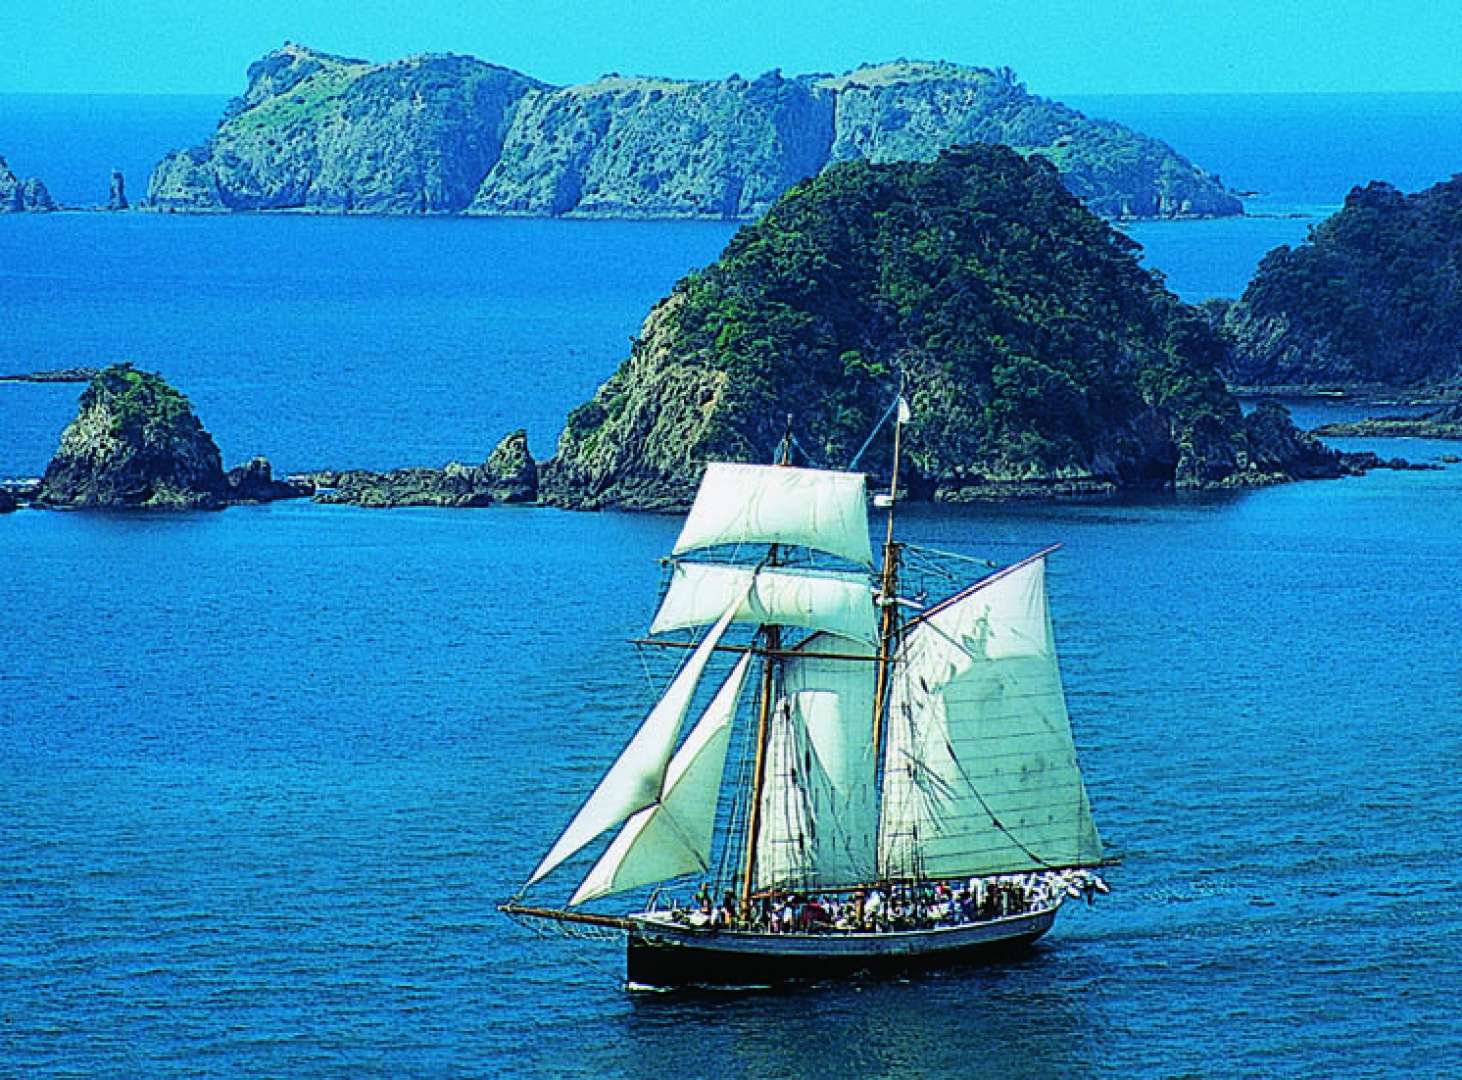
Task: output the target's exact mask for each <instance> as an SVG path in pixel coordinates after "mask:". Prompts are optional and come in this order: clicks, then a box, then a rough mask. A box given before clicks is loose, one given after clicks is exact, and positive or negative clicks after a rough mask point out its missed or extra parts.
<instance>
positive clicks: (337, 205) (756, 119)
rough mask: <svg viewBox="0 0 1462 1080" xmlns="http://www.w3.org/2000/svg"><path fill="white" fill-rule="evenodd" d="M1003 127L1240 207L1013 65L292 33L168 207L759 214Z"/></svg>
mask: <svg viewBox="0 0 1462 1080" xmlns="http://www.w3.org/2000/svg"><path fill="white" fill-rule="evenodd" d="M967 142H1000V143H1008V144H1010V145H1013V146H1015V147H1016V148H1017V149H1019V150H1020V151H1021V152H1023V153H1027V154H1035V155H1040V156H1043V157H1046V158H1047V159H1049V160H1050V161H1052V162H1053V163H1055V164H1056V166H1057V168H1058V169H1059V170H1060V171H1061V173H1062V175H1063V177H1064V178H1065V180H1066V182H1067V184H1068V186H1069V187H1070V188H1071V190H1073V191H1075V192H1076V193H1077V194H1078V195H1080V196H1081V197H1082V198H1084V199H1087V200H1088V201H1089V203H1090V205H1092V206H1093V207H1094V208H1095V209H1097V210H1098V211H1099V212H1101V213H1104V214H1108V215H1110V216H1117V217H1185V216H1213V215H1225V214H1240V213H1242V212H1243V210H1242V206H1241V204H1240V203H1239V200H1238V199H1237V198H1236V197H1234V196H1233V195H1232V194H1231V193H1229V192H1228V191H1226V190H1225V189H1224V187H1223V184H1222V183H1221V181H1219V179H1218V178H1217V177H1214V176H1210V175H1208V174H1207V173H1204V172H1203V171H1202V170H1201V169H1199V168H1197V167H1196V166H1194V165H1193V164H1192V163H1191V162H1189V161H1187V160H1186V159H1185V158H1183V157H1182V156H1180V155H1179V154H1177V153H1176V152H1175V151H1174V150H1172V148H1170V147H1168V146H1167V145H1165V144H1164V143H1161V142H1159V141H1158V140H1156V139H1152V138H1149V137H1147V136H1145V135H1141V134H1139V133H1137V132H1134V131H1132V130H1130V129H1128V128H1126V127H1123V126H1122V125H1120V124H1115V123H1110V122H1107V121H1101V120H1091V119H1088V118H1087V117H1085V116H1083V115H1082V114H1081V113H1078V112H1076V111H1075V110H1073V109H1070V108H1068V107H1066V106H1065V105H1062V104H1060V103H1059V102H1053V101H1048V100H1046V99H1044V98H1040V97H1036V96H1034V95H1032V94H1030V93H1029V92H1028V91H1027V90H1026V89H1025V87H1024V86H1022V85H1021V84H1020V83H1019V82H1018V81H1017V80H1016V79H1015V77H1014V75H1013V74H1012V73H1011V72H1010V71H1009V70H1008V69H1007V70H1001V71H988V70H985V69H982V68H970V67H962V66H959V65H955V64H944V63H923V62H909V61H900V62H897V63H892V64H883V65H878V66H867V67H862V68H858V69H857V70H855V71H852V72H848V73H847V74H844V75H840V76H830V75H808V76H800V77H796V78H786V77H783V76H782V75H781V73H780V72H775V71H774V72H769V73H767V74H765V75H762V76H760V77H759V78H756V79H750V80H748V79H743V78H740V77H738V76H732V77H730V78H728V79H723V80H719V81H712V82H687V81H679V80H671V79H656V78H623V77H620V76H618V75H612V76H606V77H604V78H602V79H600V80H598V81H597V82H593V83H588V84H585V85H581V86H570V87H553V86H549V85H547V84H544V83H541V82H539V81H537V80H535V79H532V78H530V77H529V76H527V75H523V74H520V73H518V72H515V71H509V70H507V69H505V68H500V67H494V66H492V65H490V64H485V63H482V62H481V61H478V60H474V59H471V58H469V57H461V56H420V57H412V58H409V59H406V60H400V61H396V62H394V63H390V64H384V65H374V64H371V63H369V62H367V61H364V60H358V59H351V58H348V57H342V56H332V55H330V54H328V53H321V52H317V51H315V50H313V49H307V48H305V47H303V46H299V45H294V44H287V45H285V47H284V48H282V49H280V50H277V51H276V52H273V53H270V54H269V55H268V56H265V57H264V58H263V59H261V60H259V61H258V62H256V63H255V64H253V65H252V66H251V67H250V68H249V84H248V89H247V90H246V91H245V93H244V95H243V97H241V98H239V99H236V100H235V101H234V102H233V103H232V104H231V105H230V106H229V108H228V110H227V111H226V112H225V115H224V118H223V121H222V122H221V123H220V125H219V128H218V131H217V132H216V133H215V134H214V135H213V137H212V138H211V139H210V140H209V141H208V142H207V143H205V144H204V145H202V146H199V147H194V148H192V149H190V150H182V151H176V152H174V153H172V154H170V155H168V157H167V158H165V159H164V160H163V161H162V162H161V163H160V164H159V165H158V167H157V169H156V170H155V171H154V173H153V175H152V179H151V182H150V184H149V187H148V201H149V203H151V204H152V205H153V206H155V207H158V208H163V209H183V210H200V209H233V210H264V209H284V208H306V209H313V210H318V211H330V212H344V211H355V212H377V213H405V212H416V211H440V212H455V211H461V210H468V211H469V212H472V213H480V214H497V215H535V216H560V215H571V216H580V217H701V218H732V219H735V218H751V217H755V216H757V215H759V214H761V213H762V212H764V211H765V210H766V209H767V207H768V206H770V205H771V203H772V202H773V201H774V200H775V199H776V198H777V196H778V195H780V194H781V192H782V191H784V190H785V189H787V188H788V187H790V186H791V185H792V184H793V183H795V182H796V181H798V180H800V179H802V178H804V177H807V176H811V175H813V174H815V173H816V172H818V171H819V170H820V169H822V168H824V167H826V166H827V165H829V164H834V163H837V162H840V161H845V160H853V159H866V160H872V161H891V160H905V159H911V160H928V159H931V158H933V157H934V156H935V155H936V154H937V153H938V152H939V151H940V150H942V149H944V148H946V147H948V146H951V145H954V144H957V143H967Z"/></svg>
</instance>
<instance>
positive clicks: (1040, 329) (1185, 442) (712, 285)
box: [541, 146, 1348, 509]
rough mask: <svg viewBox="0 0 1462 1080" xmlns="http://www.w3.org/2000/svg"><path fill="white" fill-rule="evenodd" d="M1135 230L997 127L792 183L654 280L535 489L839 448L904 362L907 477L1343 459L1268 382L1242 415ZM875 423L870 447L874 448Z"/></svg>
mask: <svg viewBox="0 0 1462 1080" xmlns="http://www.w3.org/2000/svg"><path fill="white" fill-rule="evenodd" d="M1136 250H1137V249H1136V245H1135V244H1133V243H1132V242H1131V241H1129V240H1128V239H1126V238H1125V237H1124V236H1122V235H1121V234H1120V233H1118V232H1116V231H1115V230H1114V229H1112V228H1111V227H1110V226H1109V225H1108V224H1106V223H1105V222H1104V221H1102V220H1101V219H1100V218H1098V217H1097V216H1096V215H1094V214H1093V213H1092V212H1091V211H1090V210H1089V209H1088V208H1087V207H1085V206H1084V205H1082V203H1081V202H1080V201H1079V200H1078V199H1077V198H1075V197H1074V196H1073V195H1071V194H1070V193H1069V192H1068V191H1067V190H1065V188H1064V187H1063V186H1062V183H1061V180H1060V178H1059V176H1058V175H1057V173H1056V170H1055V169H1054V167H1052V166H1051V165H1050V164H1049V163H1047V162H1045V161H1042V160H1040V159H1039V158H1035V159H1031V160H1026V159H1024V158H1022V157H1021V156H1020V155H1018V154H1016V153H1015V152H1013V151H1011V150H1009V149H1007V148H1005V147H998V146H970V147H962V148H959V149H956V150H951V151H946V152H944V153H942V154H941V155H940V156H939V157H938V158H937V159H936V160H935V161H933V162H928V163H916V162H904V163H890V164H872V163H869V162H850V163H845V164H843V165H839V166H836V167H834V168H831V169H828V170H826V171H824V172H823V173H822V174H821V175H819V176H817V177H816V178H814V179H811V180H808V181H804V182H802V183H800V184H798V185H796V186H795V187H793V188H792V189H791V190H790V191H788V192H787V193H786V194H785V195H783V196H782V197H781V199H780V200H779V201H778V202H777V203H776V205H774V206H773V207H772V209H771V210H770V211H769V212H768V213H767V215H766V216H765V217H764V218H763V219H762V220H760V221H758V222H756V223H755V224H753V225H748V226H746V227H744V228H743V229H742V230H741V231H740V232H739V233H738V234H737V235H736V237H735V238H734V239H733V240H732V241H731V243H730V244H729V245H728V247H727V248H726V250H725V252H724V253H723V254H722V256H721V258H720V259H719V260H718V261H717V262H716V263H715V264H714V265H712V266H710V267H708V268H706V269H705V270H702V271H699V272H696V273H692V274H691V275H689V276H688V277H686V278H685V279H683V280H682V281H681V282H680V283H679V284H677V285H676V287H675V288H674V290H673V291H672V292H671V294H670V295H669V296H667V297H666V298H665V299H664V300H662V301H661V302H660V303H659V304H658V305H656V307H655V308H654V310H652V311H651V313H650V315H649V317H648V318H647V319H646V321H645V324H644V326H643V328H642V330H641V332H640V335H639V337H638V338H637V339H636V341H635V342H634V345H633V348H632V350H631V353H630V356H629V358H628V359H626V360H625V361H624V363H623V364H622V365H621V366H620V368H619V369H618V371H616V372H615V373H614V375H613V376H612V377H611V378H610V379H609V381H608V382H606V383H605V384H604V385H603V386H602V387H601V388H600V389H599V391H598V393H597V394H595V396H594V398H593V399H592V400H590V401H589V402H586V403H585V404H584V405H582V406H580V407H579V408H578V409H576V410H574V411H573V412H572V413H571V414H570V416H569V418H568V421H567V424H566V426H565V429H564V432H563V435H562V437H561V439H560V442H559V446H558V451H557V454H556V455H555V457H554V458H553V460H552V461H550V462H547V463H545V465H544V468H543V470H542V494H541V497H542V499H543V500H544V501H546V502H549V503H552V504H555V505H559V506H569V507H577V508H596V507H608V506H612V507H625V508H635V509H662V508H669V507H673V506H677V505H680V504H683V503H684V502H686V501H687V500H688V499H689V497H690V495H691V494H692V492H693V491H694V488H695V485H696V483H697V481H698V479H699V475H700V472H701V470H702V468H703V466H704V463H705V462H707V461H709V460H740V461H767V460H771V459H772V456H773V454H774V452H775V450H776V448H777V445H778V443H779V442H780V440H781V439H782V437H783V432H784V426H785V422H786V417H788V416H789V415H790V416H791V417H792V418H793V432H794V434H795V436H796V446H797V449H798V451H799V457H800V458H801V459H802V460H804V461H807V462H809V463H814V464H823V465H831V466H839V467H841V466H845V465H847V463H848V462H849V461H850V459H851V458H852V457H853V455H854V454H855V452H857V451H858V450H859V448H860V446H861V445H862V443H863V441H864V439H865V437H866V436H867V435H868V433H869V432H870V431H872V430H873V429H874V428H875V426H876V425H877V424H878V422H879V419H880V416H881V415H882V414H883V413H884V411H885V409H886V408H887V406H888V403H889V401H890V400H891V398H892V395H893V393H894V392H895V387H896V386H897V385H898V383H899V380H900V379H902V380H903V384H904V392H905V395H906V397H907V398H908V401H909V403H910V405H911V406H912V410H913V420H912V424H911V430H910V432H909V438H908V442H907V444H906V445H907V447H908V450H907V456H906V459H905V460H906V463H907V468H908V475H907V476H906V483H907V485H908V490H909V492H910V494H911V495H913V496H914V497H917V498H928V499H936V500H945V501H961V500H969V499H985V498H1008V497H1026V496H1038V497H1050V496H1053V495H1083V494H1090V495H1099V494H1110V493H1112V492H1116V491H1120V490H1125V489H1134V488H1148V489H1151V488H1158V489H1162V488H1167V489H1212V488H1226V487H1242V486H1248V485H1255V484H1266V483H1276V482H1280V481H1284V480H1291V479H1299V478H1307V477H1320V476H1339V475H1343V474H1344V473H1346V472H1347V471H1348V467H1347V465H1346V463H1345V461H1344V459H1343V458H1342V457H1341V455H1339V454H1337V453H1335V452H1334V451H1331V450H1328V449H1326V448H1325V447H1324V446H1323V445H1321V444H1320V443H1319V442H1318V441H1317V440H1315V439H1313V438H1312V437H1310V436H1308V435H1306V434H1304V433H1303V432H1301V431H1299V430H1298V429H1296V428H1295V427H1294V425H1293V424H1292V423H1291V422H1290V420H1289V417H1288V413H1287V412H1286V411H1285V410H1284V409H1283V408H1282V407H1281V406H1278V405H1274V404H1269V405H1265V406H1262V407H1260V408H1259V409H1257V410H1255V411H1254V412H1253V413H1252V414H1251V415H1249V416H1248V417H1245V416H1244V415H1243V413H1242V411H1241V409H1240V407H1239V404H1238V402H1237V400H1236V399H1235V398H1234V397H1233V396H1232V395H1231V394H1230V393H1229V392H1228V391H1227V389H1226V388H1225V386H1224V384H1223V381H1222V379H1221V377H1220V376H1219V374H1218V372H1217V370H1216V366H1217V365H1218V363H1219V362H1220V361H1221V360H1222V359H1223V356H1224V349H1225V346H1224V342H1223V340H1222V339H1221V337H1220V336H1219V335H1218V334H1217V332H1216V331H1214V330H1213V328H1212V327H1211V325H1210V324H1209V322H1208V321H1207V320H1206V319H1205V318H1204V316H1203V314H1202V313H1200V312H1198V311H1197V310H1196V309H1194V308H1192V307H1190V306H1188V305H1186V304H1184V303H1182V302H1181V301H1180V300H1178V298H1177V297H1176V296H1174V295H1173V294H1172V293H1170V292H1168V291H1167V290H1166V289H1164V288H1163V287H1162V285H1161V284H1160V282H1159V280H1158V279H1157V278H1156V277H1155V276H1154V275H1153V274H1151V273H1150V272H1148V271H1147V270H1145V269H1143V268H1142V267H1141V265H1140V264H1139V263H1138V260H1137V257H1136ZM888 439H889V432H888V430H887V427H886V426H885V428H884V429H883V431H882V434H881V436H880V438H879V439H878V440H875V442H874V443H873V445H872V446H871V447H870V448H869V450H868V452H867V453H866V454H865V456H864V457H863V459H862V462H861V467H862V468H865V469H870V470H872V471H873V473H874V474H875V475H877V473H878V472H879V470H880V469H881V468H883V467H884V464H883V463H884V462H886V461H887V460H888V456H889V455H888V446H887V442H888Z"/></svg>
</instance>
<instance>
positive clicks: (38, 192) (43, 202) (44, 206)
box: [0, 157, 56, 214]
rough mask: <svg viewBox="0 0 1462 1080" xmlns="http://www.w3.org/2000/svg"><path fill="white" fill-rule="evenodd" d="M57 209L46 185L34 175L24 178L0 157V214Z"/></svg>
mask: <svg viewBox="0 0 1462 1080" xmlns="http://www.w3.org/2000/svg"><path fill="white" fill-rule="evenodd" d="M54 209H56V203H55V200H53V199H52V198H51V193H50V192H49V191H47V190H46V185H45V184H43V183H41V182H40V181H39V180H38V179H36V178H35V177H34V176H32V177H30V178H29V179H26V180H22V179H20V178H19V177H17V176H16V175H15V173H13V172H12V171H11V170H10V166H9V165H7V164H6V163H5V159H4V158H3V157H0V214H20V213H27V212H29V213H39V212H44V211H47V210H54Z"/></svg>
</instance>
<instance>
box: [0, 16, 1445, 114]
mask: <svg viewBox="0 0 1462 1080" xmlns="http://www.w3.org/2000/svg"><path fill="white" fill-rule="evenodd" d="M5 7H6V8H7V9H8V10H6V11H5V14H4V17H3V19H0V47H3V54H4V55H5V56H6V57H7V62H6V63H5V64H4V65H3V66H0V93H17V92H19V93H149V94H155V93H196V94H234V93H238V92H240V91H241V90H242V89H243V84H244V69H245V68H246V67H247V66H248V65H249V63H251V62H252V61H253V60H255V59H257V58H258V57H259V56H261V55H263V54H264V53H266V52H268V51H269V50H271V49H274V48H277V47H278V46H280V45H282V44H283V43H284V42H285V41H287V40H288V41H297V42H301V43H303V44H307V45H311V46H314V47H315V48H319V49H323V50H325V51H327V52H335V53H344V54H347V55H353V56H359V57H363V58H367V59H372V60H392V59H397V58H399V57H401V56H406V55H410V54H412V53H418V52H457V53H468V54H471V55H474V56H477V57H479V58H481V59H483V60H489V61H492V62H493V63H498V64H503V65H505V66H507V67H511V68H516V69H518V70H520V71H523V72H526V73H528V74H530V75H533V76H536V77H537V78H540V79H544V80H546V81H548V82H553V83H574V82H584V81H587V80H590V79H593V78H596V77H597V76H599V75H601V74H604V73H605V72H610V71H617V72H620V73H622V74H656V75H668V76H673V77H680V78H724V77H725V76H727V75H729V74H731V73H733V72H735V73H739V74H741V75H745V76H748V77H750V76H755V75H757V74H760V73H761V72H763V71H767V70H770V69H772V68H781V69H782V71H783V72H784V73H786V74H788V75H791V74H800V73H803V72H810V71H843V70H846V69H848V68H850V67H854V66H856V65H858V64H859V63H862V62H865V61H876V60H883V59H893V58H897V57H908V58H920V59H944V60H953V61H956V62H959V63H965V64H972V65H977V66H984V67H1001V66H1008V67H1011V68H1013V69H1014V70H1015V71H1016V73H1017V74H1018V75H1019V76H1020V77H1021V78H1022V79H1023V80H1024V81H1025V82H1026V84H1027V85H1028V86H1029V87H1030V88H1031V89H1032V90H1034V91H1036V92H1038V93H1044V94H1051V95H1059V94H1083V93H1085V94H1101V93H1112V94H1174V93H1261V92H1262V93H1283V92H1348V91H1363V92H1385V91H1462V62H1459V58H1462V6H1459V5H1458V4H1456V3H1455V2H1454V0H1429V2H1425V3H1419V2H1414V0H1381V2H1376V0H1369V2H1357V0H1268V2H1263V3H1259V2H1250V0H1230V2H1228V3H1224V2H1221V0H1140V2H1129V0H1113V2H1088V3H1079V2H1069V0H1019V2H1010V0H989V2H983V0H965V2H959V0H902V2H894V3H890V2H885V0H841V2H837V3H829V2H822V0H817V2H809V3H797V2H795V0H785V2H777V0H736V2H734V3H710V2H706V0H678V2H672V0H633V2H631V0H556V2H554V3H538V2H534V0H519V2H516V3H504V2H500V0H246V2H234V0H124V2H107V0H49V2H45V3H22V2H18V0H11V2H8V3H6V4H5Z"/></svg>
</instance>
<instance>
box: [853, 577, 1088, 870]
mask: <svg viewBox="0 0 1462 1080" xmlns="http://www.w3.org/2000/svg"><path fill="white" fill-rule="evenodd" d="M1045 583H1046V577H1045V560H1044V558H1039V557H1038V558H1035V559H1032V560H1030V561H1028V562H1025V563H1021V564H1017V565H1016V566H1014V567H1011V568H1010V569H1009V570H1007V571H1004V572H1002V573H1001V574H997V575H995V576H994V577H992V578H990V579H987V580H986V581H984V582H982V583H979V584H977V585H975V586H973V587H971V588H970V589H968V590H966V591H965V592H963V593H961V594H959V595H957V596H955V597H953V598H952V599H950V600H948V601H946V602H945V603H944V604H942V605H940V606H938V607H936V608H934V609H931V610H930V611H929V612H928V613H927V614H925V615H924V616H922V617H921V618H920V619H918V620H916V621H915V622H914V623H912V624H911V626H910V628H909V629H908V631H907V632H906V634H905V635H904V638H903V640H902V643H901V644H900V647H899V650H898V653H897V654H896V657H895V660H896V663H895V665H894V669H893V670H894V675H893V680H892V685H891V689H890V696H889V707H888V730H887V743H886V745H887V751H886V756H885V762H884V789H883V805H882V815H881V821H880V829H879V864H880V871H881V874H882V876H885V877H891V878H906V877H963V876H966V875H975V874H991V873H1008V872H1017V871H1024V870H1035V869H1040V868H1042V867H1045V866H1070V865H1086V864H1093V863H1096V862H1098V861H1100V859H1101V857H1102V846H1101V840H1100V838H1099V837H1098V835H1097V830H1096V825H1095V823H1094V822H1093V821H1092V818H1091V809H1090V805H1089V803H1088V801H1087V796H1086V789H1085V788H1084V787H1083V785H1082V782H1081V774H1080V772H1079V771H1078V769H1077V765H1076V751H1075V747H1074V745H1073V743H1072V738H1071V721H1070V718H1069V716H1068V715H1067V712H1066V699H1065V695H1064V694H1063V693H1062V689H1061V677H1060V672H1059V670H1058V668H1057V662H1056V649H1055V643H1054V640H1053V637H1052V633H1051V619H1050V612H1049V610H1048V608H1047V605H1046V584H1045Z"/></svg>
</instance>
